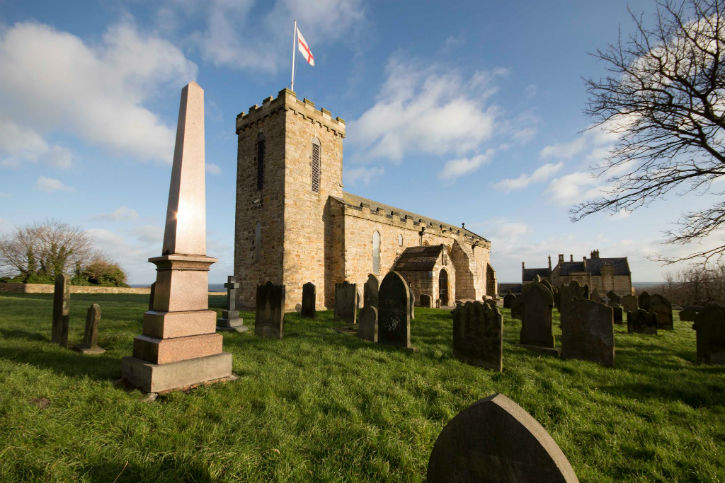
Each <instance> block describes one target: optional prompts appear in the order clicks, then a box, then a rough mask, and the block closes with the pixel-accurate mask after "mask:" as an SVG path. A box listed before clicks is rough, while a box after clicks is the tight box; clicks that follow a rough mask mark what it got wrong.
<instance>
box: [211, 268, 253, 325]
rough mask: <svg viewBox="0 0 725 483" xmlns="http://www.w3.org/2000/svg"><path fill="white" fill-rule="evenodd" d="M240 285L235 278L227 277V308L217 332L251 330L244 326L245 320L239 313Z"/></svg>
mask: <svg viewBox="0 0 725 483" xmlns="http://www.w3.org/2000/svg"><path fill="white" fill-rule="evenodd" d="M239 287H240V283H239V282H237V279H236V278H234V277H233V276H231V275H230V276H228V277H227V282H226V283H225V284H224V288H226V289H227V308H226V309H225V310H222V317H221V319H219V320H217V325H216V329H217V330H228V331H235V332H245V331H246V330H248V329H249V327H247V326H246V325H244V319H242V318H241V317H239V311H238V310H237V290H239Z"/></svg>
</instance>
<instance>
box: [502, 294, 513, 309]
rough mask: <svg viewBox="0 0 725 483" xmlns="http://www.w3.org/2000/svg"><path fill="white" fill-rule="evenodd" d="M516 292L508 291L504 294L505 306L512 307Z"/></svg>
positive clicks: (506, 307)
mask: <svg viewBox="0 0 725 483" xmlns="http://www.w3.org/2000/svg"><path fill="white" fill-rule="evenodd" d="M514 298H515V297H514V294H512V293H507V294H506V295H504V296H503V308H505V309H510V308H511V302H513V300H514Z"/></svg>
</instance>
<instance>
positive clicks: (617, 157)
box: [571, 0, 725, 263]
mask: <svg viewBox="0 0 725 483" xmlns="http://www.w3.org/2000/svg"><path fill="white" fill-rule="evenodd" d="M630 14H631V15H632V18H633V19H634V21H635V23H636V27H637V28H636V33H635V34H634V35H632V36H631V37H630V38H629V39H628V40H627V41H626V42H623V41H622V40H621V39H620V41H619V42H618V43H617V44H614V45H610V46H609V47H608V48H607V49H606V50H598V51H597V52H596V53H595V54H593V55H594V56H595V57H597V58H598V59H600V60H601V61H602V62H604V64H606V65H607V67H608V70H609V72H610V74H609V75H608V76H607V77H605V78H604V79H600V80H592V79H589V80H587V86H588V91H589V95H590V99H589V103H588V105H587V108H586V111H585V112H586V113H587V114H589V115H590V116H592V117H593V118H594V119H595V126H600V127H603V128H604V129H605V130H608V131H609V132H611V133H614V134H616V135H617V136H618V141H617V143H616V145H615V147H614V149H613V150H612V153H611V157H610V158H609V159H608V160H607V161H605V162H604V163H603V164H601V165H599V166H595V167H593V170H594V172H595V173H596V174H597V175H598V176H602V175H604V176H608V177H609V179H608V180H607V182H608V187H607V188H605V191H604V194H603V195H602V196H601V197H600V198H597V199H594V200H590V201H586V202H583V203H580V204H578V205H576V206H574V207H573V208H572V209H571V215H572V220H574V221H578V220H580V219H582V218H584V217H586V216H588V215H591V214H593V213H597V212H600V211H610V212H618V211H620V210H622V209H624V210H627V211H631V210H634V209H636V208H639V207H641V206H646V205H648V204H649V203H651V202H652V201H654V200H656V199H658V198H660V197H662V196H663V195H665V194H666V193H668V192H670V191H672V190H674V189H675V188H678V191H677V193H678V194H683V193H687V192H692V191H695V192H697V193H699V194H706V193H713V191H716V190H713V186H712V183H713V181H715V180H717V179H718V178H722V176H723V175H725V117H724V116H725V58H723V53H724V52H725V25H724V24H723V15H722V14H723V0H684V1H683V2H682V3H679V4H674V3H673V2H672V1H669V0H668V1H665V2H660V3H658V4H657V17H656V21H655V22H654V27H652V28H649V27H647V26H645V23H644V21H643V18H642V16H639V17H638V16H636V15H634V14H632V12H630ZM622 173H624V174H622ZM713 194H715V195H723V194H725V193H723V192H719V193H713ZM675 226H676V228H675V229H674V230H672V231H669V232H667V233H666V235H667V237H668V238H667V240H666V242H668V243H676V244H683V245H684V244H687V243H690V242H692V241H695V240H699V239H703V238H704V237H706V236H708V235H711V234H713V233H715V232H718V231H719V230H721V229H722V228H724V227H725V199H723V198H722V197H719V198H717V201H715V202H714V204H713V205H712V206H710V207H709V208H707V209H705V210H704V211H701V212H692V213H684V214H683V215H682V216H681V218H680V219H679V220H678V221H677V222H676V225H675ZM724 238H725V237H724ZM723 254H725V244H723V245H720V246H717V247H715V248H712V249H706V250H701V251H694V252H693V253H690V254H689V255H686V256H684V257H680V258H673V259H667V258H660V260H661V261H665V262H668V263H674V262H678V261H682V260H692V259H701V260H704V262H705V263H707V262H708V260H710V259H711V258H713V257H715V259H716V260H717V259H720V258H721V257H722V256H723Z"/></svg>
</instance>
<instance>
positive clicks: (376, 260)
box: [373, 231, 380, 273]
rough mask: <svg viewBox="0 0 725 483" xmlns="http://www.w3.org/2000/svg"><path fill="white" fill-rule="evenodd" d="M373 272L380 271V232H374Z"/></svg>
mask: <svg viewBox="0 0 725 483" xmlns="http://www.w3.org/2000/svg"><path fill="white" fill-rule="evenodd" d="M373 273H380V233H378V232H377V231H376V232H373Z"/></svg>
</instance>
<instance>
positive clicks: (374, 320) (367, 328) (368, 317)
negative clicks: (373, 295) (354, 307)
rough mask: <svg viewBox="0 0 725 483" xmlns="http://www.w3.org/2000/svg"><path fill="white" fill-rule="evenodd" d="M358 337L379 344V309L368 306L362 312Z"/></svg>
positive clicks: (359, 319) (359, 318)
mask: <svg viewBox="0 0 725 483" xmlns="http://www.w3.org/2000/svg"><path fill="white" fill-rule="evenodd" d="M357 336H358V337H360V338H361V339H365V340H369V341H370V342H375V343H377V342H378V309H377V308H375V306H374V305H367V306H365V307H363V308H362V310H360V316H359V317H358V327H357Z"/></svg>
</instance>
